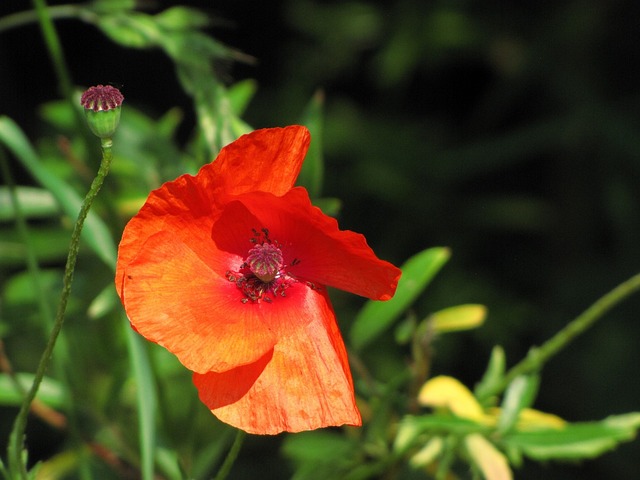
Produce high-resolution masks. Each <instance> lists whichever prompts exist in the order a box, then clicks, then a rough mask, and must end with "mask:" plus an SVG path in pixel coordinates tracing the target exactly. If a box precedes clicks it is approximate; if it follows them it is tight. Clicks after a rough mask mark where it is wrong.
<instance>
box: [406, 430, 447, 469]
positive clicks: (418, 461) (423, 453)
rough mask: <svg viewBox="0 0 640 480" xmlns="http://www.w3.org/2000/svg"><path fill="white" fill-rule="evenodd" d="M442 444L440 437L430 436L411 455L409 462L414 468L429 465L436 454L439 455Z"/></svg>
mask: <svg viewBox="0 0 640 480" xmlns="http://www.w3.org/2000/svg"><path fill="white" fill-rule="evenodd" d="M442 444H443V441H442V438H441V437H434V438H432V439H431V440H429V441H428V442H427V444H426V445H425V446H424V447H422V448H421V449H420V450H419V451H418V453H416V454H415V455H414V456H413V457H411V459H410V460H409V464H410V465H411V466H412V467H414V468H420V467H426V466H427V465H431V464H432V463H433V462H434V460H435V459H436V458H437V457H438V455H440V452H441V451H442Z"/></svg>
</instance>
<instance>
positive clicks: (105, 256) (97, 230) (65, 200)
mask: <svg viewBox="0 0 640 480" xmlns="http://www.w3.org/2000/svg"><path fill="white" fill-rule="evenodd" d="M0 142H2V143H4V144H5V145H6V146H7V148H8V149H9V150H11V152H12V153H13V154H14V155H15V157H16V158H17V159H18V160H20V163H22V165H23V166H24V167H25V168H26V169H27V170H28V171H29V173H30V174H31V175H33V177H34V178H35V179H36V180H37V181H38V183H40V184H41V185H42V186H43V187H45V188H46V189H47V190H49V191H50V192H51V193H52V194H53V196H54V197H55V198H56V200H57V201H58V202H59V204H60V206H61V207H62V209H63V211H64V212H65V214H66V215H68V216H69V217H70V218H72V219H74V221H75V219H76V217H77V216H78V212H79V211H80V206H81V204H82V200H81V199H80V197H79V196H78V194H76V193H75V191H74V190H73V189H72V188H71V187H70V186H69V185H67V184H65V183H64V182H63V181H62V180H60V179H59V178H58V177H57V176H55V175H53V174H51V172H50V171H49V170H48V169H47V168H46V167H45V166H44V165H43V164H42V162H41V161H40V159H39V158H38V155H37V154H36V152H35V150H34V149H33V147H32V146H31V144H30V143H29V140H28V139H27V137H26V136H25V134H24V133H23V132H22V130H20V128H19V127H18V126H17V125H16V124H15V123H14V122H13V120H11V119H10V118H8V117H5V116H0ZM82 238H83V239H84V240H85V241H86V242H87V244H88V245H89V246H90V247H91V249H92V250H93V251H94V253H95V254H96V255H97V256H98V257H99V258H101V259H102V260H103V261H104V262H105V263H106V264H107V265H109V266H113V265H114V264H115V260H116V247H115V244H114V242H113V239H112V238H111V234H110V232H109V229H108V228H107V226H106V225H105V224H104V222H103V221H102V220H101V219H100V217H99V216H98V215H96V214H95V213H94V212H92V211H90V212H89V214H88V215H87V219H86V221H85V224H84V230H83V231H82Z"/></svg>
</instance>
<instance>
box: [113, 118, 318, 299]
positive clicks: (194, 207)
mask: <svg viewBox="0 0 640 480" xmlns="http://www.w3.org/2000/svg"><path fill="white" fill-rule="evenodd" d="M309 142H310V135H309V131H308V130H307V129H306V128H305V127H302V126H297V125H293V126H289V127H285V128H267V129H262V130H256V131H254V132H251V133H249V134H247V135H243V136H242V137H240V138H238V139H237V140H236V141H235V142H233V143H231V144H229V145H227V146H226V147H225V148H223V149H222V150H221V151H220V154H219V155H218V157H217V158H216V160H215V161H214V162H212V163H209V164H207V165H205V166H204V167H202V168H201V169H200V171H199V172H198V174H197V175H196V176H192V175H182V176H181V177H178V178H177V179H176V180H174V181H172V182H167V183H165V184H164V185H163V186H162V187H160V188H158V189H157V190H154V191H153V192H151V194H150V195H149V198H148V199H147V201H146V203H145V204H144V205H143V207H142V208H141V209H140V212H139V213H138V214H137V215H136V216H135V217H133V218H132V219H131V221H130V222H129V223H128V224H127V226H126V228H125V230H124V232H123V235H122V240H121V242H120V247H119V249H118V261H117V265H116V289H117V290H118V293H119V294H120V295H121V288H122V285H121V284H122V279H123V276H122V275H123V268H124V267H125V266H126V265H128V264H129V262H130V261H131V260H132V259H133V258H135V257H136V256H137V255H138V252H139V251H140V248H141V247H142V245H143V244H144V242H145V241H146V240H147V239H148V238H149V237H150V236H152V235H154V234H156V233H158V232H161V231H169V232H172V233H173V234H175V235H176V236H178V237H179V238H183V239H186V240H188V239H189V238H191V237H192V235H196V240H198V241H200V242H201V244H202V245H204V242H206V241H207V240H208V239H209V238H210V237H209V235H210V229H211V224H212V222H213V221H214V219H215V217H216V215H217V213H218V211H219V208H220V207H221V206H222V205H223V204H224V202H225V201H227V198H228V197H227V196H228V195H238V194H242V193H246V192H252V191H257V190H261V191H265V192H271V193H273V194H274V195H284V194H285V193H286V192H287V191H288V190H289V189H290V188H291V187H292V186H293V185H294V183H295V181H296V178H297V176H298V173H299V172H300V168H302V162H303V161H304V156H305V155H306V152H307V149H308V148H309ZM202 233H204V236H202V235H201V234H202ZM195 251H199V250H195Z"/></svg>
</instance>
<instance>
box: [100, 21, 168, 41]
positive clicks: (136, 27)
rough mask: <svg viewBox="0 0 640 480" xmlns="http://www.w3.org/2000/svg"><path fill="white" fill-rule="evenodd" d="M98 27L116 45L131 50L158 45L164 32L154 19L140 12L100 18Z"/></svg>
mask: <svg viewBox="0 0 640 480" xmlns="http://www.w3.org/2000/svg"><path fill="white" fill-rule="evenodd" d="M97 25H98V27H99V28H100V29H101V30H102V31H103V32H104V33H105V34H106V35H107V36H108V37H109V38H111V40H113V41H114V42H115V43H118V44H120V45H123V46H125V47H130V48H150V47H153V46H155V45H158V43H159V42H160V40H161V38H162V32H161V30H160V28H159V27H158V25H157V24H156V22H155V21H154V20H153V17H151V16H150V15H147V14H144V13H138V12H116V13H115V14H113V15H102V16H99V17H98V21H97Z"/></svg>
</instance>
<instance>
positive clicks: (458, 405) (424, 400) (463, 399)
mask: <svg viewBox="0 0 640 480" xmlns="http://www.w3.org/2000/svg"><path fill="white" fill-rule="evenodd" d="M418 403H420V404H421V405H424V406H426V407H436V408H446V409H448V410H449V411H450V412H451V413H453V414H454V415H456V416H457V417H463V418H468V419H470V420H475V421H483V420H485V414H484V412H483V411H482V407H481V406H480V404H479V403H478V401H477V400H476V399H475V397H474V396H473V394H472V393H471V391H470V390H469V389H468V388H467V387H465V386H464V385H463V384H462V383H460V382H459V381H458V380H456V379H455V378H453V377H447V376H444V375H442V376H439V377H434V378H432V379H431V380H429V381H428V382H427V383H425V384H424V385H423V386H422V388H421V389H420V392H419V393H418Z"/></svg>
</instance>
